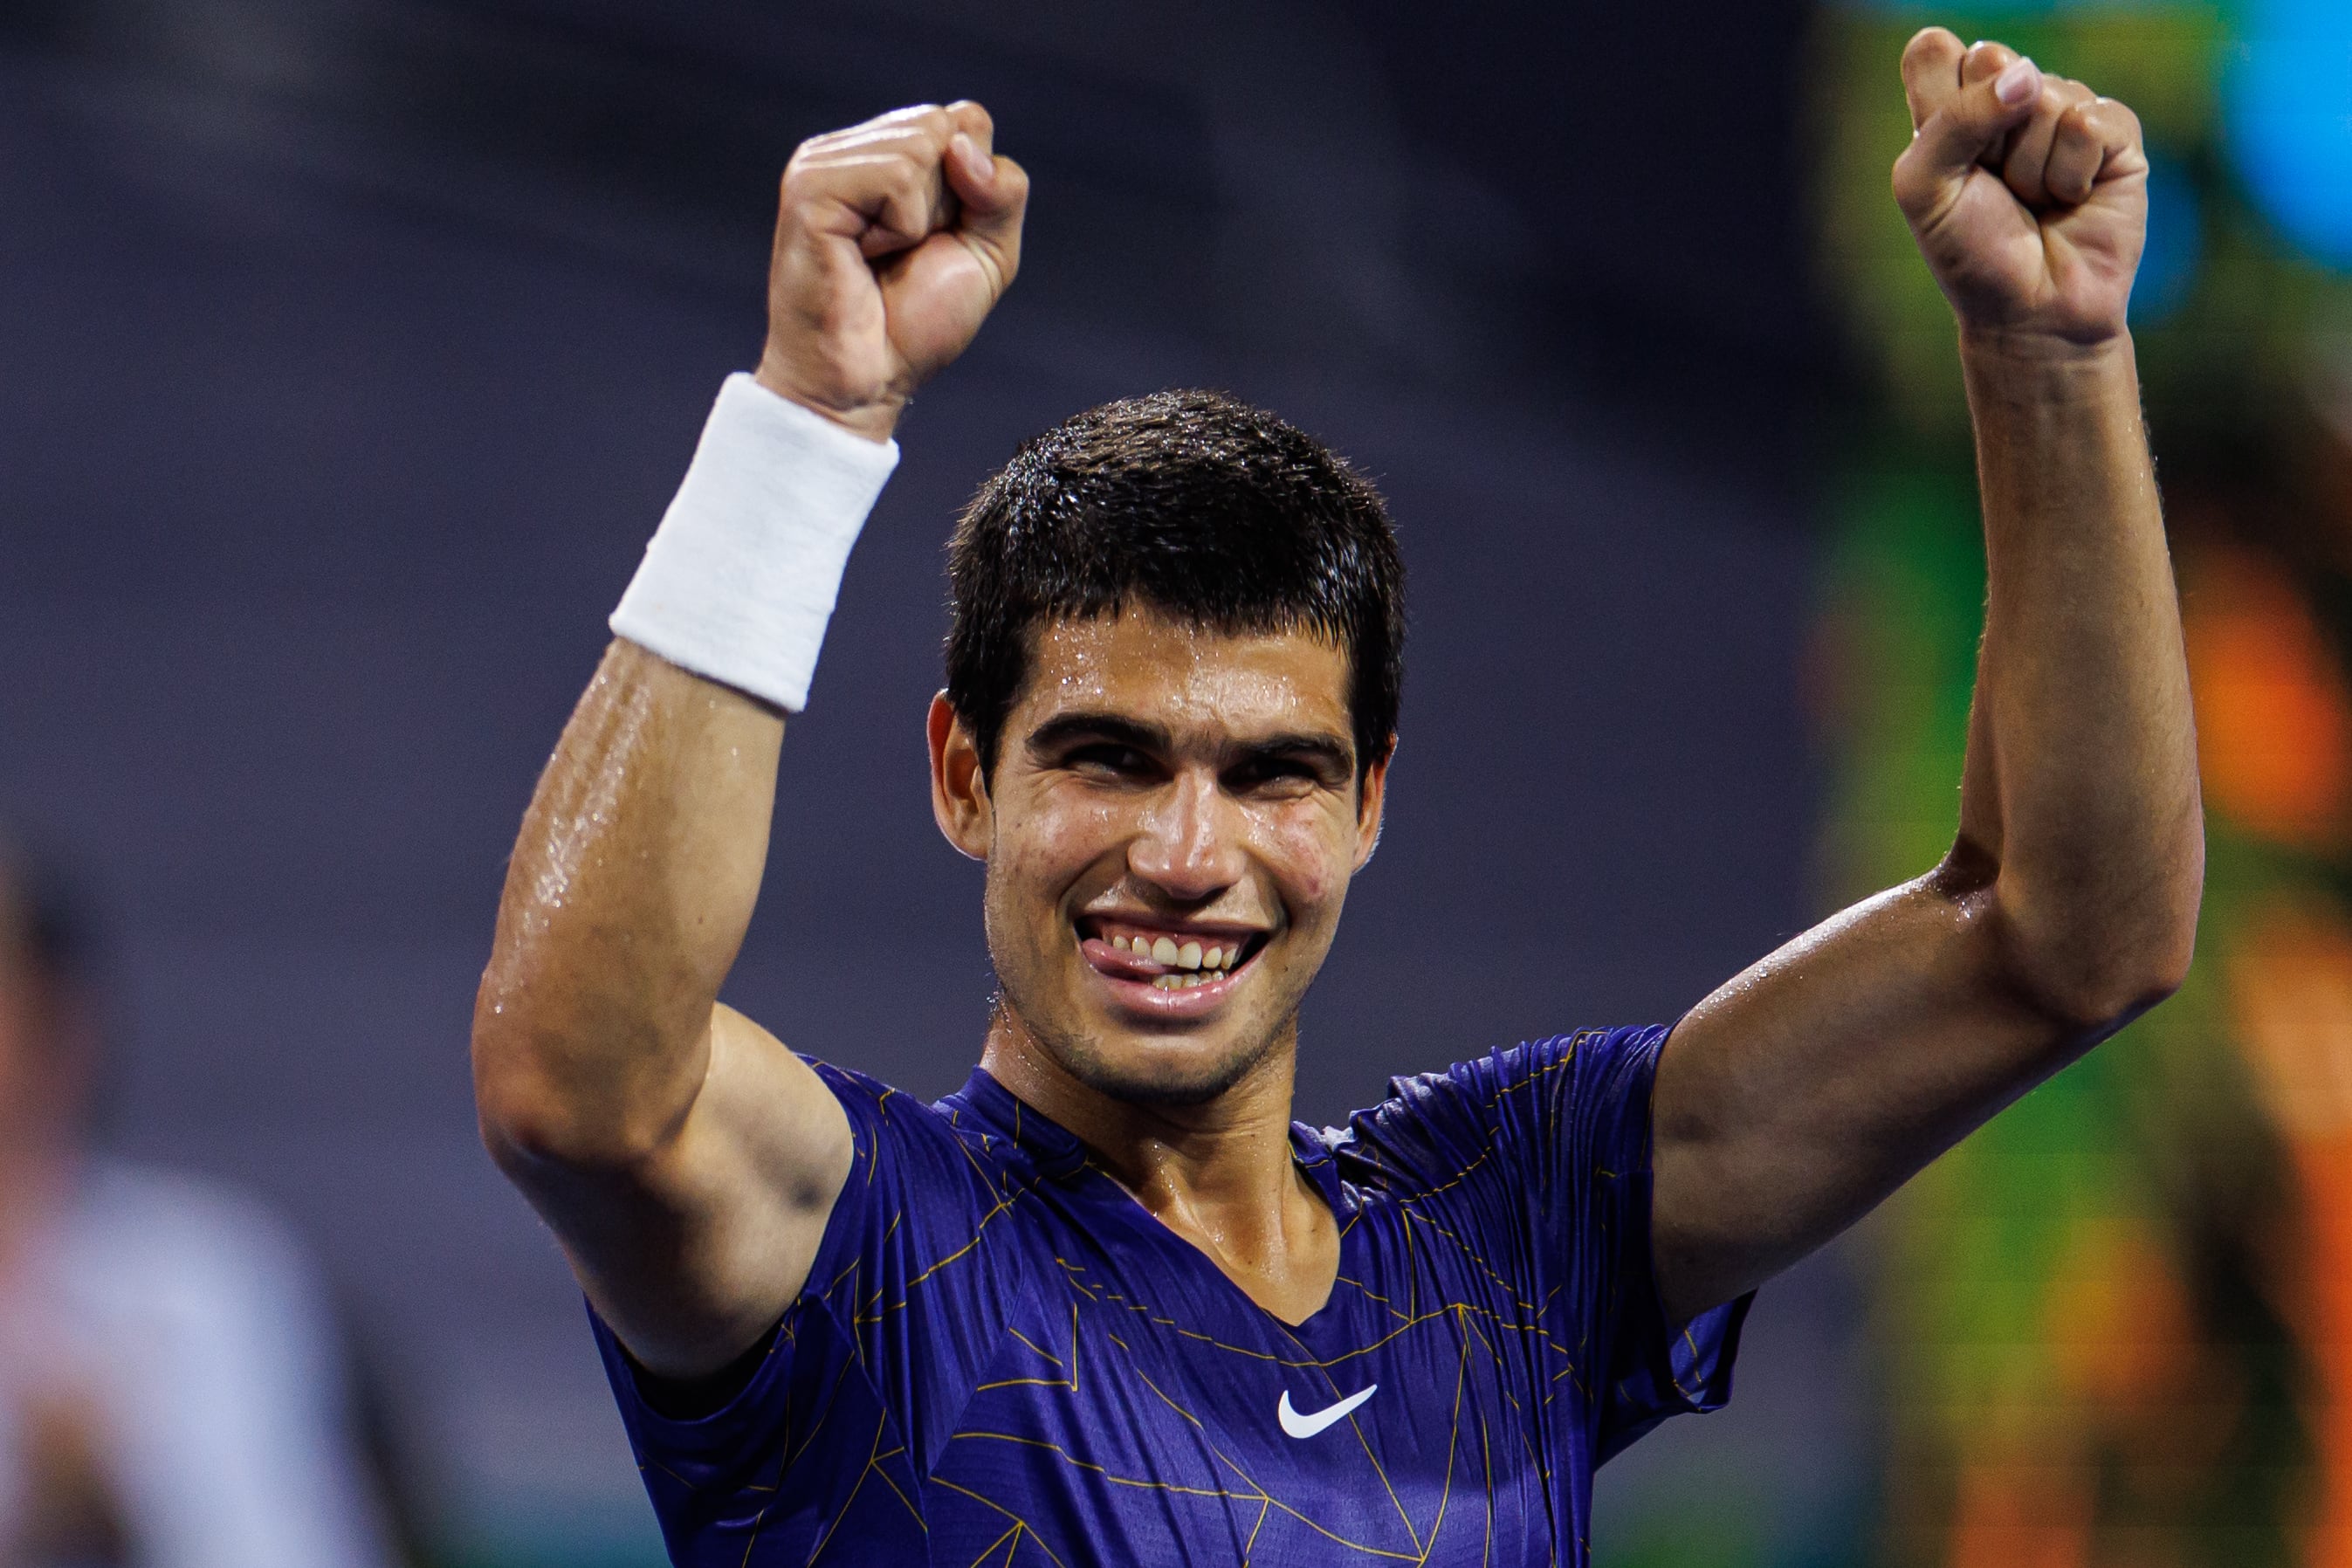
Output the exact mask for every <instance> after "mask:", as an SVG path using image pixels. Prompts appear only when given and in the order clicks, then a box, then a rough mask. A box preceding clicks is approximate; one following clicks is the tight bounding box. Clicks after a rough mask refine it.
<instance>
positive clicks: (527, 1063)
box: [473, 993, 676, 1181]
mask: <svg viewBox="0 0 2352 1568" xmlns="http://www.w3.org/2000/svg"><path fill="white" fill-rule="evenodd" d="M578 1044H579V1042H578V1041H577V1039H576V1038H575V1037H574V1036H573V1034H572V1032H571V1031H569V1030H566V1029H565V1028H563V1027H562V1026H561V1025H559V1024H556V1023H555V1022H553V1021H551V1020H546V1019H538V1018H534V1017H532V1016H530V1015H529V1014H528V1013H526V1012H520V1011H519V1010H518V1009H515V1008H513V1007H505V1008H501V1007H500V1006H499V1005H496V1004H494V1003H493V1002H491V1000H490V998H489V997H488V994H487V993H486V994H485V996H484V998H483V1002H482V1003H481V1005H478V1007H477V1009H476V1017H475V1022H474V1033H473V1067H474V1109H475V1114H476V1118H477V1121H478V1126H479V1130H480V1132H481V1138H482V1145H483V1147H484V1148H485V1149H487V1150H488V1152H489V1155H490V1158H491V1159H492V1161H494V1162H495V1163H497V1164H498V1166H499V1169H500V1170H501V1171H504V1172H505V1173H507V1174H508V1175H509V1177H512V1178H514V1179H516V1180H518V1181H523V1180H526V1179H527V1177H528V1176H529V1174H530V1173H532V1172H535V1171H543V1170H546V1169H548V1168H551V1167H553V1168H560V1169H563V1170H570V1171H580V1172H592V1171H602V1172H609V1173H620V1172H625V1171H628V1170H631V1169H635V1168H639V1167H642V1166H643V1165H644V1164H645V1163H647V1162H648V1161H651V1160H653V1159H654V1158H656V1156H657V1155H658V1154H659V1152H661V1150H662V1149H663V1148H664V1147H665V1146H666V1144H667V1142H668V1141H669V1138H670V1135H671V1134H672V1132H673V1131H675V1125H674V1124H675V1121H676V1118H674V1117H671V1116H667V1115H662V1114H655V1115H648V1114H646V1112H647V1111H648V1110H656V1106H657V1104H658V1102H659V1100H660V1099H661V1097H659V1096H657V1095H646V1094H643V1093H638V1094H634V1095H633V1094H631V1093H630V1092H628V1088H629V1087H634V1086H623V1085H619V1084H615V1083H612V1082H608V1081H605V1080H606V1079H609V1078H610V1077H611V1076H612V1075H611V1074H610V1073H608V1072H599V1071H596V1070H594V1067H593V1062H594V1061H595V1060H596V1059H597V1058H601V1057H603V1055H604V1053H601V1052H600V1053H597V1054H596V1057H588V1056H586V1055H585V1053H583V1052H581V1051H580V1050H579V1049H578V1048H577V1047H578ZM650 1054H651V1053H644V1055H650Z"/></svg>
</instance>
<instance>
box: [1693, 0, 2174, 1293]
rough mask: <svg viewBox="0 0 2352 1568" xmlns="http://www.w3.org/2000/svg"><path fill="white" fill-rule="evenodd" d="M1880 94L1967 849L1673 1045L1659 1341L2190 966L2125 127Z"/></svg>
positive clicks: (2062, 97) (1990, 61)
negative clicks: (1943, 299) (1928, 476)
mask: <svg viewBox="0 0 2352 1568" xmlns="http://www.w3.org/2000/svg"><path fill="white" fill-rule="evenodd" d="M1903 79H1904V85H1905V89H1906V92H1907V94H1908V96H1909V99H1910V104H1911V114H1912V123H1913V125H1914V126H1915V127H1916V134H1915V136H1914V138H1913V141H1912V142H1911V144H1910V146H1909V148H1908V149H1907V150H1906V152H1905V153H1903V155H1902V157H1901V158H1900V159H1899V160H1898V161H1897V162H1896V163H1895V196H1896V199H1897V200H1898V201H1899V202H1900V204H1901V205H1902V207H1903V210H1904V213H1905V214H1906V216H1907V217H1908V218H1909V219H1910V221H1911V226H1912V229H1913V232H1914V234H1915V235H1916V237H1917V239H1918V242H1919V246H1920V249H1921V250H1922V252H1923V253H1924V254H1925V255H1926V257H1927V262H1928V265H1929V266H1930V268H1932V269H1933V270H1934V271H1935V274H1936V277H1937V280H1938V282H1940V283H1941V284H1942V286H1943V289H1944V291H1945V294H1946V296H1947V297H1948V299H1949V300H1950V301H1951V303H1952V307H1953V310H1954V312H1955V314H1956V315H1957V316H1958V320H1959V329H1960V346H1961V359H1962V363H1963V364H1964V366H1965V371H1966V375H1967V381H1968V392H1969V408H1970V411H1971V413H1972V414H1973V416H1974V418H1975V422H1976V434H1977V462H1978V480H1979V489H1980V491H1981V496H1982V503H1983V509H1984V526H1985V548H1986V553H1987V564H1988V567H1989V569H1990V597H1989V599H1988V603H1987V606H1986V613H1985V631H1984V643H1983V647H1982V650H1981V653H1980V657H1979V666H1978V677H1977V689H1976V701H1975V708H1974V710H1973V712H1972V715H1971V719H1970V727H1969V747H1968V756H1967V761H1966V763H1965V764H1964V768H1963V776H1962V780H1961V792H1960V829H1959V836H1958V840H1957V842H1956V843H1955V844H1954V845H1953V847H1952V849H1951V852H1950V854H1949V855H1948V856H1947V857H1946V858H1945V860H1944V862H1943V864H1942V865H1940V866H1938V867H1937V868H1935V869H1934V870H1932V871H1930V872H1929V873H1928V874H1927V875H1926V876H1924V877H1922V878H1920V879H1918V880H1916V881H1915V882H1911V883H1907V884H1906V885H1905V886H1903V887H1900V888H1895V889H1891V890H1889V891H1887V892H1885V893H1883V894H1880V895H1879V896H1878V897H1876V898H1874V899H1872V900H1868V901H1866V902H1864V903H1863V904H1860V905H1858V906H1856V907H1855V908H1853V909H1851V910H1846V911H1845V912H1844V913H1843V914H1842V915H1839V916H1837V917H1836V918H1835V919H1833V920H1832V921H1829V922H1828V923H1826V924H1824V925H1822V926H1821V927H1820V928H1818V929H1816V930H1815V931H1811V932H1810V933H1808V934H1807V935H1805V936H1803V937H1801V938H1800V939H1798V940H1797V941H1796V942H1791V943H1790V945H1789V946H1787V947H1785V948H1783V949H1781V950H1780V952H1776V953H1774V954H1772V955H1771V956H1770V957H1769V958H1767V959H1765V960H1764V961H1763V962H1762V963H1759V964H1757V965H1756V966H1755V967H1753V968H1752V969H1749V970H1748V972H1747V973H1743V974H1741V975H1739V976H1738V978H1736V979H1735V980H1733V981H1732V982H1731V983H1730V984H1727V985H1726V986H1724V987H1723V988H1722V989H1721V990H1719V991H1717V993H1716V994H1713V995H1712V996H1710V997H1708V998H1707V999H1706V1001H1705V1002H1704V1003H1702V1004H1700V1005H1699V1006H1698V1007H1697V1008H1696V1010H1695V1011H1693V1012H1692V1013H1691V1015H1690V1016H1688V1017H1686V1018H1685V1020H1684V1021H1683V1022H1682V1024H1681V1025H1680V1026H1677V1028H1676V1029H1675V1034H1674V1036H1673V1037H1672V1039H1671V1040H1670V1042H1669V1044H1668V1046H1667V1047H1666V1050H1665V1054H1664V1058H1663V1059H1662V1060H1661V1062H1660V1066H1659V1071H1658V1080H1657V1087H1656V1098H1655V1100H1654V1112H1653V1121H1654V1161H1655V1166H1654V1168H1655V1172H1656V1185H1655V1189H1654V1191H1655V1196H1654V1219H1653V1234H1654V1247H1655V1249H1656V1256H1657V1263H1658V1268H1659V1278H1660V1283H1661V1287H1662V1289H1663V1290H1664V1295H1665V1299H1666V1302H1667V1305H1668V1308H1669V1309H1670V1310H1672V1311H1674V1312H1675V1313H1676V1314H1678V1315H1679V1316H1682V1317H1688V1316H1690V1315H1693V1314H1695V1313H1696V1312H1697V1311H1699V1310H1703V1309H1705V1308H1706V1307H1708V1306H1711V1305H1713V1304H1715V1303H1717V1302H1719V1301H1723V1300H1728V1299H1730V1298H1731V1297H1733V1296H1735V1295H1737V1294H1738V1293H1739V1292H1740V1291H1743V1290H1745V1289H1749V1288H1750V1287H1752V1286H1754V1285H1755V1284H1757V1283H1758V1282H1759V1281H1760V1280H1762V1279H1765V1278H1766V1277H1767V1276H1769V1275H1770V1274H1771V1273H1773V1272H1774V1271H1776V1270H1778V1269H1780V1268H1784V1267H1786V1266H1787V1265H1788V1264H1790V1263H1791V1262H1793V1261H1795V1260H1796V1259H1797V1258H1800V1257H1801V1256H1802V1255H1803V1254H1805V1253H1806V1252H1808V1251H1810V1250H1811V1249H1812V1248H1813V1247H1817V1246H1819V1245H1820V1244H1821V1243H1822V1242H1823V1241H1826V1240H1827V1239H1829V1238H1830V1237H1832V1236H1834V1235H1835V1234H1836V1233H1837V1232H1838V1231H1840V1230H1842V1229H1843V1228H1844V1227H1845V1226H1847V1225H1849V1224H1851V1223H1852V1222H1853V1220H1854V1219H1856V1218H1858V1217H1859V1216H1860V1215H1862V1214H1863V1213H1864V1212H1865V1211H1866V1210H1868V1209H1869V1208H1870V1207H1871V1206H1872V1205H1875V1204H1876V1203H1878V1202H1879V1201H1880V1200H1881V1199H1882V1198H1884V1197H1885V1196H1886V1195H1887V1194H1889V1193H1891V1192H1892V1191H1894V1189H1895V1187H1896V1186H1898V1185H1899V1184H1902V1182H1904V1181H1905V1180H1906V1178H1908V1177H1909V1176H1910V1175H1912V1174H1913V1173H1915V1172H1916V1171H1917V1170H1918V1169H1919V1168H1920V1167H1921V1166H1923V1165H1925V1164H1927V1162H1929V1161H1930V1160H1932V1159H1934V1158H1935V1157H1936V1156H1937V1154H1939V1153H1941V1152H1943V1151H1944V1150H1945V1149H1947V1148H1948V1147H1950V1146H1951V1145H1952V1144H1953V1143H1954V1142H1958V1140H1959V1139H1960V1138H1961V1137H1962V1136H1963V1135H1965V1134H1966V1133H1967V1132H1968V1131H1969V1130H1970V1129H1972V1128H1974V1127H1976V1126H1977V1125H1978V1124H1979V1123H1980V1122H1982V1121H1984V1120H1985V1119H1986V1118H1988V1117H1989V1116H1990V1115H1991V1114H1992V1113H1993V1112H1994V1111H1996V1110H1999V1109H2000V1107H2002V1106H2003V1105H2006V1104H2007V1103H2009V1102H2010V1101H2011V1100H2014V1099H2015V1098H2016V1097H2017V1096H2018V1095H2020V1094H2021V1093H2023V1092H2024V1091H2025V1090H2026V1089H2029V1088H2031V1087H2032V1085H2034V1084H2035V1083H2037V1082H2039V1081H2040V1080H2041V1079H2043V1078H2045V1077H2047V1076H2048V1075H2049V1074H2051V1073H2052V1072H2053V1071H2055V1070H2056V1069H2057V1068H2060V1067H2062V1066H2063V1065H2064V1064H2065V1063H2067V1062H2068V1061H2071V1060H2073V1059H2074V1058H2075V1057H2076V1056H2078V1055H2080V1054H2081V1053H2082V1052H2083V1051H2084V1050H2085V1049H2087V1048H2089V1047H2091V1046H2092V1045H2094V1044H2095V1043H2096V1042H2097V1041H2099V1040H2100V1039H2102V1038H2104V1037H2106V1036H2107V1035H2109V1034H2112V1033H2113V1032H2114V1031H2115V1030H2116V1029H2117V1028H2119V1027H2120V1026H2122V1025H2123V1024H2124V1023H2126V1021H2128V1020H2129V1019H2130V1018H2132V1017H2133V1016H2136V1015H2137V1014H2138V1013H2140V1012H2142V1011H2144V1010H2145V1009H2146V1008H2147V1007H2149V1006H2151V1005H2154V1004H2155V1003H2156V1002H2158V1001H2159V1000H2161V999H2162V998H2163V997H2164V996H2165V995H2167V994H2169V993H2170V992H2171V991H2172V990H2173V989H2174V988H2175V987H2177V986H2178V985H2179V983H2180V981H2181V978H2182V976H2183V975H2184V973H2185V972H2186V971H2187V968H2188V965H2189V953H2190V949H2191V946H2192V943H2193V941H2194V935H2195V929H2196V921H2197V905H2198V900H2199V896H2200V891H2201V889H2202V886H2203V877H2204V837H2203V819H2202V815H2201V811H2200V805H2199V799H2198V788H2197V771H2196V756H2195V742H2194V736H2193V733H2192V730H2191V721H2190V717H2189V680H2188V672H2187V668H2186V666H2185V664H2184V661H2183V658H2182V652H2181V640H2180V625H2179V613H2178V606H2177V603H2176V596H2175V593H2174V589H2173V584H2172V574H2171V568H2170V565H2169V563H2168V559H2167V556H2166V552H2165V540H2164V525H2163V519H2162V517H2161V515H2160V513H2159V511H2158V500H2157V490H2156V480H2155V474H2154V472H2153V470H2152V468H2151V467H2150V463H2149V458H2148V452H2147V438H2146V435H2145V432H2144V431H2143V429H2142V427H2141V423H2140V413H2139V388H2138V381H2137V373H2136V371H2135V369H2134V365H2133V359H2132V345H2131V339H2130V336H2129V334H2128V333H2127V332H2126V330H2125V325H2124V307H2125V302H2126V300H2127V299H2128V297H2129V295H2130V291H2131V280H2132V275H2133V271H2134V269H2135V268H2136V267H2137V262H2138V258H2139V252H2140V244H2141V237H2142V234H2143V231H2144V226H2145V220H2146V213H2147V192H2146V187H2147V158H2146V156H2145V154H2144V153H2143V152H2142V150H2141V147H2140V138H2139V125H2138V121H2137V120H2136V119H2135V118H2134V117H2133V115H2132V113H2131V111H2130V110H2127V109H2126V108H2125V107H2124V106H2123V105H2121V104H2119V103H2116V102H2114V101H2112V100H2105V99H2101V98H2097V97H2095V95H2094V94H2092V93H2091V92H2090V90H2089V89H2085V88H2084V87H2083V86H2082V85H2080V84H2079V83H2075V82H2071V81H2064V80H2061V79H2057V78H2054V77H2045V76H2042V74H2041V73H2040V72H2039V71H2038V70H2036V69H2035V68H2034V67H2033V66H2032V63H2031V62H2027V61H2021V60H2019V59H2018V58H2017V57H2016V56H2015V55H2014V54H2012V53H2011V51H2010V50H2008V49H2006V48H2004V47H2001V46H2000V45H1998V44H1979V45H1977V46H1975V47H1973V48H1967V49H1964V48H1963V47H1962V46H1961V44H1960V42H1959V40H1958V38H1957V37H1954V36H1953V35H1952V34H1950V33H1948V32H1946V31H1945V30H1943V29H1942V28H1939V27H1937V28H1929V29H1927V31H1925V32H1923V33H1921V34H1919V35H1918V36H1917V37H1915V38H1914V39H1912V41H1911V44H1910V47H1908V48H1907V49H1906V51H1905V53H1904V58H1903Z"/></svg>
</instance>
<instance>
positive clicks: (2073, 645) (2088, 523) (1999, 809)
mask: <svg viewBox="0 0 2352 1568" xmlns="http://www.w3.org/2000/svg"><path fill="white" fill-rule="evenodd" d="M1963 363H1964V365H1965V368H1966V373H1967V377H1968V389H1969V407H1970V410H1971V412H1972V413H1973V415H1974V416H1975V421H1976V431H1977V457H1978V478H1979V488H1980V489H1981V492H1982V499H1983V507H1984V521H1985V545H1986V556H1987V564H1988V569H1989V594H1988V596H1987V602H1986V612H1985V639H1984V647H1983V652H1982V657H1981V659H1980V662H1979V682H1978V690H1977V704H1978V711H1977V713H1976V715H1975V721H1974V722H1973V723H1972V725H1971V731H1970V737H1969V752H1970V755H1969V765H1968V767H1967V769H1966V773H1965V776H1964V781H1963V787H1962V795H1961V814H1960V815H1961V825H1960V835H1961V842H1960V845H1959V847H1958V849H1957V850H1956V852H1955V856H1954V859H1953V864H1952V868H1953V869H1954V870H1955V871H1956V872H1957V873H1958V875H1959V876H1960V877H1961V879H1963V880H1964V881H1965V880H1967V879H1969V878H1970V877H1972V876H1973V875H1975V874H1977V873H1979V871H1980V872H1981V873H1982V874H1984V875H1987V876H1989V877H1990V887H1989V891H1990V894H1991V896H1992V899H1993V902H1994V905H1995V907H1996V910H1997V912H1998V914H1999V917H2000V919H1999V921H1998V926H1999V934H2000V940H2001V943H2002V946H2003V949H2004V955H2005V956H2006V957H2007V958H2008V959H2009V961H2010V962H2011V963H2012V964H2013V965H2014V966H2015V971H2016V977H2017V979H2018V981H2019V983H2020V984H2021V986H2022V987H2024V989H2025V990H2026V991H2027V992H2028V993H2029V994H2030V995H2031V997H2032V1000H2034V1001H2035V1002H2037V1003H2038V1004H2040V1005H2043V1006H2045V1007H2047V1008H2049V1009H2050V1010H2052V1011H2053V1012H2056V1013H2058V1014H2061V1015H2063V1016H2066V1017H2068V1018H2070V1019H2074V1020H2078V1021H2081V1022H2083V1023H2085V1024H2095V1023H2097V1022H2099V1021H2102V1020H2106V1019H2110V1018H2115V1017H2120V1016H2125V1015H2126V1014H2128V1013H2129V1012H2131V1011H2134V1010H2136V1009H2137V1008H2138V1007H2140V1006H2143V1005H2147V1003H2148V1002H2150V1001H2152V1000H2154V999H2155V998H2156V997H2157V996H2158V995H2160V994H2162V993H2163V991H2164V990H2166V989H2168V987H2169V986H2170V985H2172V984H2178V981H2179V973H2180V971H2181V970H2183V969H2185V967H2186V966H2187V963H2188V956H2189V943H2190V941H2191V938H2192V934H2193V930H2194V925H2195V916H2196V909H2197V901H2198V897H2199V892H2200V888H2201V886H2202V880H2203V830H2202V822H2201V817H2200V808H2199V799H2198V787H2197V773H2196V753H2195V737H2194V731H2193V727H2192V722H2191V719H2190V714H2189V679H2188V670H2187V667H2186V663H2185V660H2184V658H2183V654H2182V648H2181V637H2180V621H2179V604H2178V595H2177V593H2176V591H2175V588H2174V585H2173V581H2172V572H2171V566H2170V563H2169V561H2168V556H2167V552H2166V548H2165V537H2164V524H2163V518H2162V514H2161V510H2160V508H2159V505H2158V496H2157V489H2156V477H2155V473H2154V470H2153V468H2152V465H2151V463H2150V460H2149V457H2148V449H2147V437H2146V433H2145V430H2144V428H2143V426H2142V424H2141V420H2140V412H2139V386H2138V379H2137V370H2136V367H2135V364H2134V361H2133V356H2132V350H2131V342H2130V340H2129V338H2128V337H2126V336H2122V335H2118V336H2116V337H2115V338H2113V339H2110V340H2107V341H2106V342H2104V343H2103V344H2101V345H2099V346H2097V347H2094V348H2085V347H2080V346H2075V345H2068V344H2062V343H2058V342H2053V341H2052V340H2048V339H2015V338H2010V339H2004V338H2001V337H1999V336H1995V335H1990V334H1978V335H1969V336H1964V338H1963Z"/></svg>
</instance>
